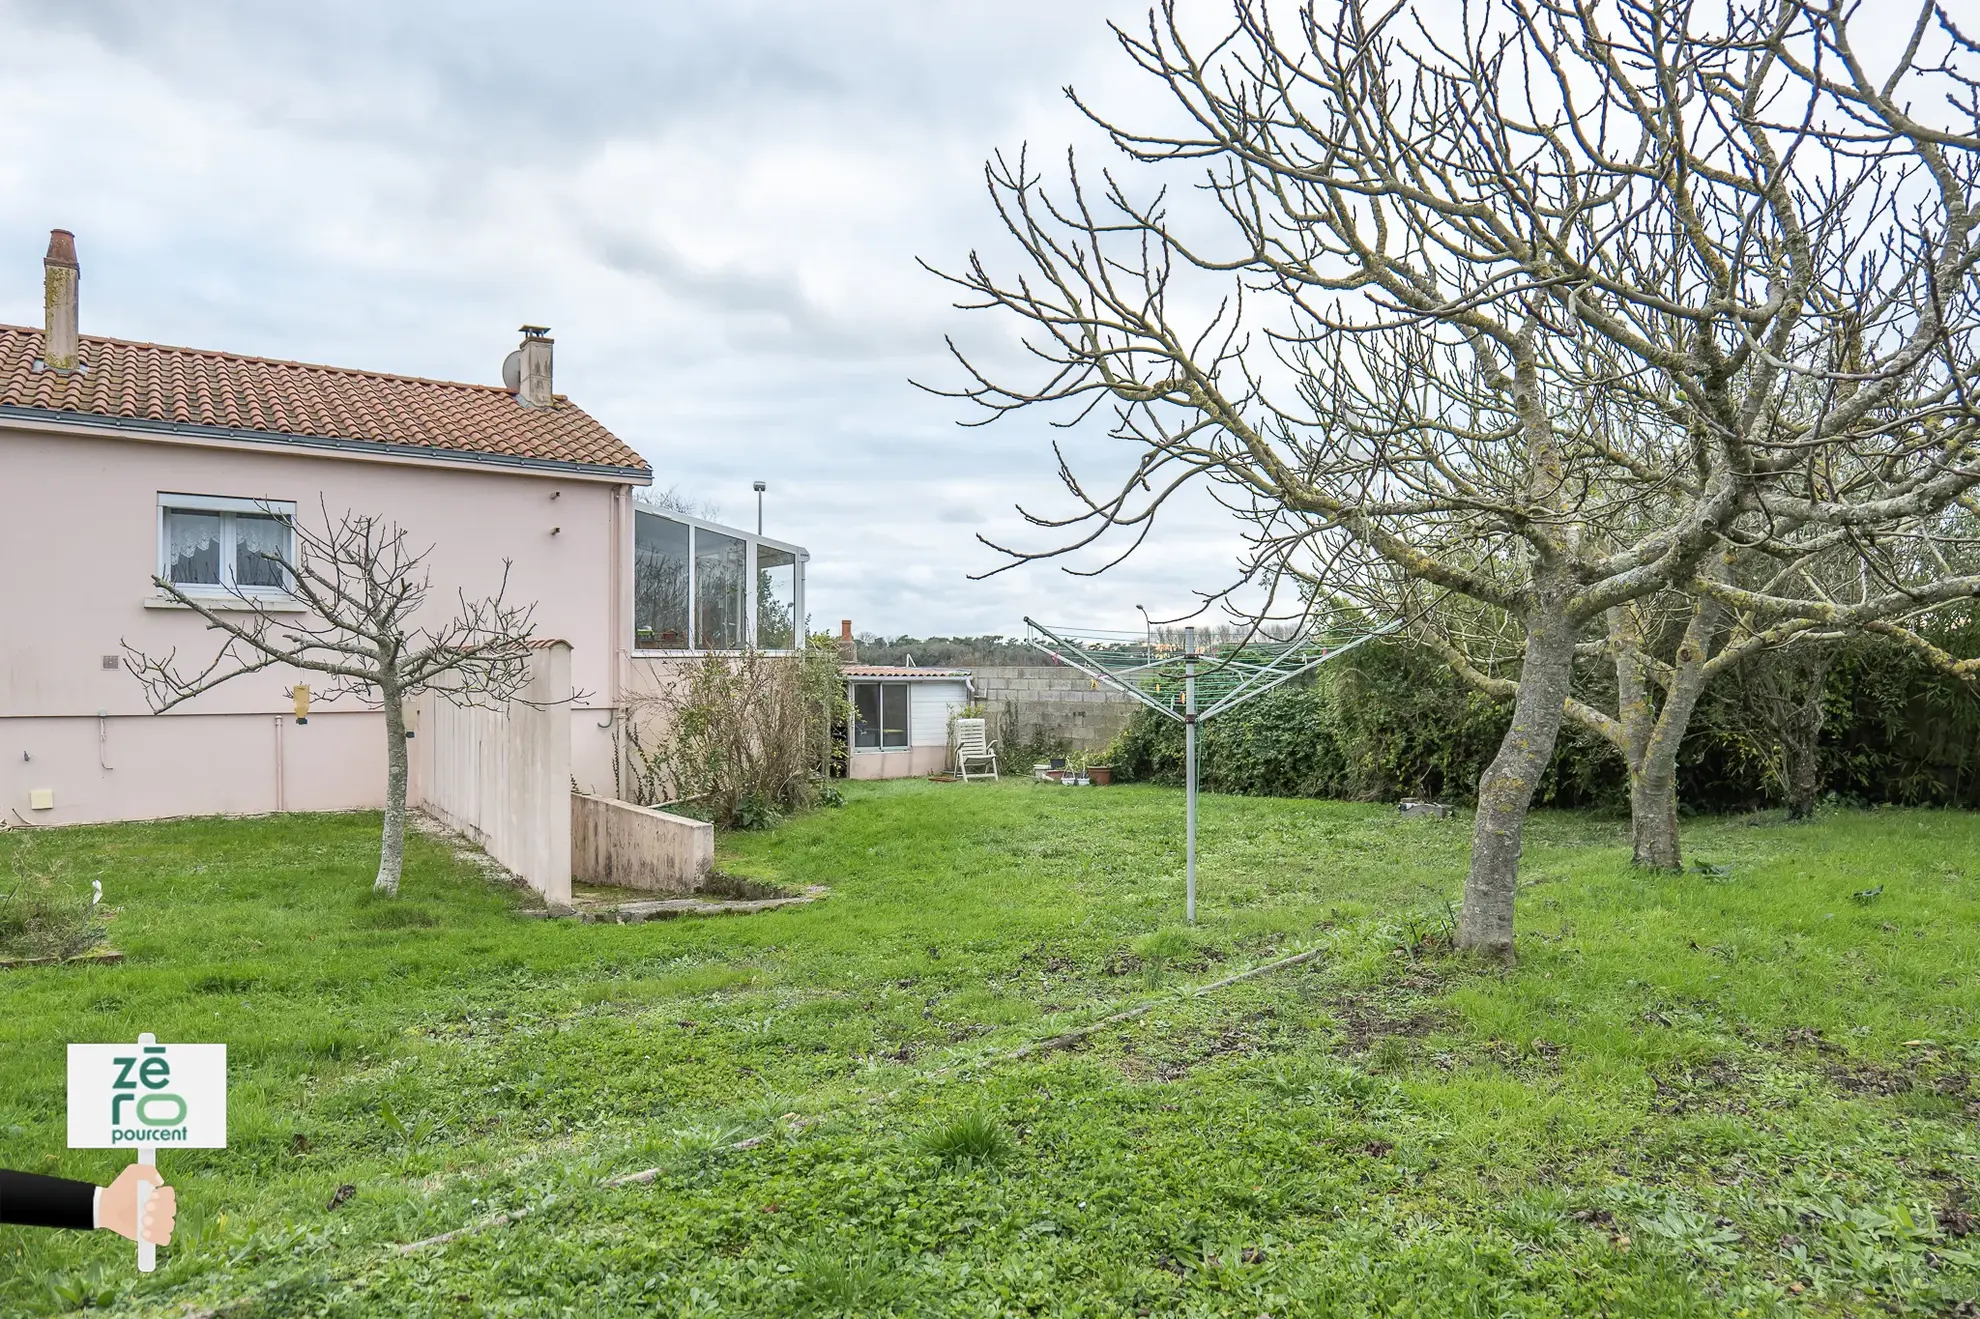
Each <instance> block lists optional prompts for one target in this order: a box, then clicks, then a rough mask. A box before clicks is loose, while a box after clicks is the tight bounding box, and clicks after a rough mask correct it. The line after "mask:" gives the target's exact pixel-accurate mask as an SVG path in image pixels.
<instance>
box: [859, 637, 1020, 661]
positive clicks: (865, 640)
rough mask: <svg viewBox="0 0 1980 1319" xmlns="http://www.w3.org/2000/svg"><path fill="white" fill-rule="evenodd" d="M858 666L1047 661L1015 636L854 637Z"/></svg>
mask: <svg viewBox="0 0 1980 1319" xmlns="http://www.w3.org/2000/svg"><path fill="white" fill-rule="evenodd" d="M854 642H855V643H856V644H857V645H858V647H859V662H860V663H861V664H918V665H922V666H923V667H930V668H965V669H966V668H972V667H978V666H981V667H985V668H987V667H991V666H995V665H1009V664H1049V663H1051V661H1050V660H1048V659H1047V658H1045V656H1043V655H1041V654H1039V653H1038V652H1037V651H1035V650H1033V649H1032V648H1031V647H1030V646H1027V645H1025V644H1024V642H1022V641H1020V640H1018V639H1017V638H1016V637H1001V636H981V637H882V636H876V635H874V634H873V633H870V632H868V633H862V634H860V635H859V636H857V637H855V638H854Z"/></svg>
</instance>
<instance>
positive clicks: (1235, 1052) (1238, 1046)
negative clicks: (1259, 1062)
mask: <svg viewBox="0 0 1980 1319" xmlns="http://www.w3.org/2000/svg"><path fill="white" fill-rule="evenodd" d="M1282 1036H1283V1032H1282V1031H1281V1030H1280V1029H1279V1023H1278V1013H1277V1012H1276V1011H1275V1010H1273V1009H1271V1008H1266V1009H1264V1010H1262V1011H1259V1012H1252V1013H1247V1014H1246V1015H1245V1016H1243V1017H1240V1018H1239V1019H1238V1020H1237V1021H1235V1022H1233V1023H1231V1024H1230V1025H1228V1026H1225V1027H1224V1028H1222V1029H1221V1030H1215V1031H1209V1030H1198V1029H1195V1028H1183V1029H1181V1030H1175V1029H1169V1030H1160V1031H1158V1033H1157V1034H1155V1035H1154V1036H1153V1038H1144V1039H1143V1040H1142V1041H1141V1044H1140V1046H1139V1047H1137V1046H1136V1043H1135V1041H1134V1040H1132V1039H1129V1040H1123V1041H1122V1042H1121V1052H1120V1057H1119V1058H1118V1059H1117V1060H1116V1064H1115V1065H1116V1066H1118V1067H1119V1068H1120V1070H1121V1071H1122V1072H1124V1073H1125V1074H1126V1075H1127V1076H1128V1078H1129V1079H1130V1080H1135V1081H1162V1082H1168V1081H1176V1080H1180V1079H1181V1078H1183V1077H1185V1076H1187V1075H1189V1073H1190V1072H1191V1071H1193V1070H1195V1069H1196V1068H1198V1067H1201V1066H1203V1065H1204V1064H1205V1063H1208V1062H1215V1061H1216V1060H1217V1059H1219V1058H1229V1057H1236V1056H1247V1055H1251V1054H1258V1053H1269V1052H1271V1051H1272V1050H1273V1049H1274V1048H1276V1047H1277V1046H1278V1044H1279V1042H1280V1040H1281V1038H1282Z"/></svg>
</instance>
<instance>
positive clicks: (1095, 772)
mask: <svg viewBox="0 0 1980 1319" xmlns="http://www.w3.org/2000/svg"><path fill="white" fill-rule="evenodd" d="M1086 777H1087V778H1089V779H1092V780H1093V785H1094V786H1095V787H1098V788H1104V787H1106V786H1107V785H1108V784H1110V783H1112V782H1113V781H1114V767H1113V766H1112V765H1088V766H1087V767H1086Z"/></svg>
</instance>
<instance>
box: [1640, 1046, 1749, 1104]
mask: <svg viewBox="0 0 1980 1319" xmlns="http://www.w3.org/2000/svg"><path fill="white" fill-rule="evenodd" d="M1748 1080H1749V1078H1748V1076H1747V1075H1746V1073H1744V1072H1742V1071H1740V1069H1739V1067H1738V1066H1737V1065H1736V1064H1734V1063H1733V1061H1732V1060H1731V1059H1729V1058H1713V1059H1711V1060H1710V1061H1708V1062H1706V1063H1704V1064H1702V1065H1700V1066H1695V1067H1694V1066H1692V1065H1690V1064H1680V1065H1678V1066H1676V1067H1671V1068H1667V1069H1664V1070H1663V1071H1660V1072H1657V1073H1654V1074H1653V1075H1652V1076H1651V1078H1650V1084H1651V1087H1652V1092H1653V1093H1652V1095H1651V1099H1650V1111H1651V1112H1653V1113H1664V1114H1671V1115H1678V1114H1684V1113H1745V1112H1748V1111H1750V1110H1749V1109H1748V1108H1747V1105H1746V1099H1745V1098H1744V1093H1745V1089H1746V1086H1747V1082H1748Z"/></svg>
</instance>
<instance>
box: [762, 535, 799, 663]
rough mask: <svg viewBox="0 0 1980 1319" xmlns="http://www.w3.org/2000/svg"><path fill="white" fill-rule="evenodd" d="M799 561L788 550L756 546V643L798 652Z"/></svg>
mask: <svg viewBox="0 0 1980 1319" xmlns="http://www.w3.org/2000/svg"><path fill="white" fill-rule="evenodd" d="M797 586H798V562H797V555H795V554H792V553H791V552H790V551H789V550H779V549H773V548H771V547H770V546H768V545H758V546H757V547H756V644H757V645H758V646H760V647H762V648H763V649H764V650H795V649H796V648H797V643H798V616H797Z"/></svg>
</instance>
